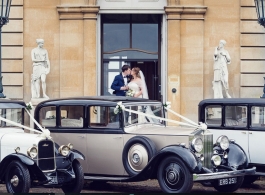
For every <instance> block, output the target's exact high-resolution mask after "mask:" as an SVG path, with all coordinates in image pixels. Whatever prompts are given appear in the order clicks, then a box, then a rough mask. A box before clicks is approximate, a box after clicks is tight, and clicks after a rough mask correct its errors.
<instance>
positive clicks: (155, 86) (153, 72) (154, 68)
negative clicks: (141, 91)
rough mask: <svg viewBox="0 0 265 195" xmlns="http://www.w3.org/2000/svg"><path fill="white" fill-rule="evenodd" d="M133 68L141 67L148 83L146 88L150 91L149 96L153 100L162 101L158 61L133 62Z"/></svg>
mask: <svg viewBox="0 0 265 195" xmlns="http://www.w3.org/2000/svg"><path fill="white" fill-rule="evenodd" d="M128 64H131V68H133V67H139V68H140V70H141V71H142V72H143V74H144V77H145V82H146V87H147V90H148V96H149V99H151V100H159V101H160V100H161V90H160V87H161V85H160V71H159V69H158V62H157V61H155V60H154V61H133V62H130V63H128Z"/></svg>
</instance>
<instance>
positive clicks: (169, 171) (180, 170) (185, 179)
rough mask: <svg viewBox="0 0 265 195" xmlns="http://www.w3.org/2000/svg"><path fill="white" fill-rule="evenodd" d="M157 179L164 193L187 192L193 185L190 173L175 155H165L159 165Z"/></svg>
mask: <svg viewBox="0 0 265 195" xmlns="http://www.w3.org/2000/svg"><path fill="white" fill-rule="evenodd" d="M157 179H158V183H159V185H160V188H161V189H162V190H163V192H166V193H188V192H190V190H191V188H192V186H193V178H192V174H191V173H190V171H189V170H188V168H187V167H186V165H185V164H184V163H183V162H182V160H180V159H179V158H178V157H176V156H169V157H167V158H166V159H165V160H164V161H162V163H161V164H160V165H159V168H158V172H157Z"/></svg>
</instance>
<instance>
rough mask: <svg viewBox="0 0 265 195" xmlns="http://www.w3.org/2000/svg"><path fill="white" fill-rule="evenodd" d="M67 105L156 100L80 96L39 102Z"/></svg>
mask: <svg viewBox="0 0 265 195" xmlns="http://www.w3.org/2000/svg"><path fill="white" fill-rule="evenodd" d="M65 101H67V103H75V102H77V101H78V102H79V103H82V102H83V103H87V101H89V102H98V101H103V102H106V103H107V102H109V103H117V102H120V101H121V102H123V103H132V102H150V103H151V102H153V103H154V102H157V103H159V101H157V100H149V99H145V98H134V97H126V96H82V97H67V98H56V99H49V100H46V101H43V102H41V103H40V104H39V105H41V104H49V103H55V104H57V103H60V102H62V103H63V102H65Z"/></svg>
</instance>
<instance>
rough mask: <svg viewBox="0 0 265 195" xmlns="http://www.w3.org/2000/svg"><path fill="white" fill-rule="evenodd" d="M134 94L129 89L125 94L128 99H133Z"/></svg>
mask: <svg viewBox="0 0 265 195" xmlns="http://www.w3.org/2000/svg"><path fill="white" fill-rule="evenodd" d="M134 94H135V91H134V90H132V89H129V90H128V91H127V92H126V96H128V97H133V96H134Z"/></svg>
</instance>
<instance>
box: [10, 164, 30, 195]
mask: <svg viewBox="0 0 265 195" xmlns="http://www.w3.org/2000/svg"><path fill="white" fill-rule="evenodd" d="M5 183H6V189H7V192H8V193H28V192H29V189H30V174H29V170H28V168H27V167H26V166H25V165H24V164H23V163H21V162H20V161H16V160H15V161H12V162H11V163H10V164H9V165H8V167H7V172H6V175H5Z"/></svg>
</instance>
